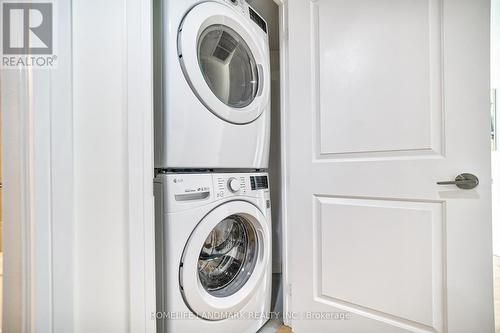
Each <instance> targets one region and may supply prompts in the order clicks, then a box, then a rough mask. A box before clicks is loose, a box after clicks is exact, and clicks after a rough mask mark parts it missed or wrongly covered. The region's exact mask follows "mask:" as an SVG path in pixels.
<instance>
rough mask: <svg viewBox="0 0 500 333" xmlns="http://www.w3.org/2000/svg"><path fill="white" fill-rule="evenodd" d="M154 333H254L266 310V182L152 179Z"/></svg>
mask: <svg viewBox="0 0 500 333" xmlns="http://www.w3.org/2000/svg"><path fill="white" fill-rule="evenodd" d="M155 200H156V206H157V207H156V214H157V215H156V264H157V266H156V267H157V276H156V281H157V311H158V313H157V319H158V320H157V327H158V329H157V331H158V332H159V333H164V332H169V333H180V332H193V333H194V332H205V333H212V332H214V333H215V332H217V333H234V332H238V333H255V332H256V331H257V330H258V329H259V328H260V327H262V325H263V324H264V323H265V322H266V320H267V319H268V316H269V312H270V304H271V273H272V272H271V203H270V195H269V189H268V176H267V174H265V173H251V174H234V173H226V174H178V173H174V174H160V175H158V176H157V178H156V179H155Z"/></svg>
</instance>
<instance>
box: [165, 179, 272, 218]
mask: <svg viewBox="0 0 500 333" xmlns="http://www.w3.org/2000/svg"><path fill="white" fill-rule="evenodd" d="M164 179H165V185H166V186H165V190H164V195H165V199H166V200H165V203H166V205H165V209H166V211H169V212H174V211H180V210H185V209H190V208H194V207H197V206H200V205H205V204H207V203H209V202H213V201H218V200H222V199H229V198H234V197H237V196H248V197H263V196H264V197H265V196H269V185H268V184H269V180H268V175H267V173H257V172H256V173H206V174H189V173H186V174H180V173H179V174H167V175H165V178H164ZM267 206H268V207H267V208H270V203H268V204H267Z"/></svg>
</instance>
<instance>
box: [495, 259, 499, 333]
mask: <svg viewBox="0 0 500 333" xmlns="http://www.w3.org/2000/svg"><path fill="white" fill-rule="evenodd" d="M493 267H494V268H493V270H494V272H495V332H496V333H500V257H497V256H494V257H493Z"/></svg>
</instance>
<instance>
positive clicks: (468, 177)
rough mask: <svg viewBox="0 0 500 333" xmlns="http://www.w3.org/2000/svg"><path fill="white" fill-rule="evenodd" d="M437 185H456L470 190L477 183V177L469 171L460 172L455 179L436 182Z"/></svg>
mask: <svg viewBox="0 0 500 333" xmlns="http://www.w3.org/2000/svg"><path fill="white" fill-rule="evenodd" d="M437 184H438V185H456V186H457V187H458V188H461V189H462V190H472V189H473V188H475V187H476V186H477V185H479V179H478V178H477V177H476V176H474V175H473V174H471V173H462V174H460V175H458V176H457V177H456V178H455V180H452V181H442V182H437Z"/></svg>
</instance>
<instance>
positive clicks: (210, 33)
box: [198, 24, 259, 108]
mask: <svg viewBox="0 0 500 333" xmlns="http://www.w3.org/2000/svg"><path fill="white" fill-rule="evenodd" d="M198 63H199V65H200V69H201V71H202V73H203V77H204V78H205V81H206V82H207V84H208V86H209V87H210V89H211V90H212V92H213V93H214V94H215V95H216V96H217V98H218V99H220V100H221V101H222V102H223V103H224V104H226V105H228V106H230V107H233V108H244V107H245V106H248V105H249V104H250V103H252V101H253V100H254V98H255V96H256V94H257V91H258V85H259V78H258V69H257V65H256V63H255V59H254V57H253V55H252V52H251V51H250V48H249V47H248V45H247V43H245V41H244V40H243V38H242V37H241V36H240V35H239V34H238V33H236V31H234V30H233V29H231V28H229V27H227V26H224V25H221V24H215V25H211V26H209V27H207V28H206V29H205V30H204V31H203V32H202V33H201V35H200V38H199V40H198Z"/></svg>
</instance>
